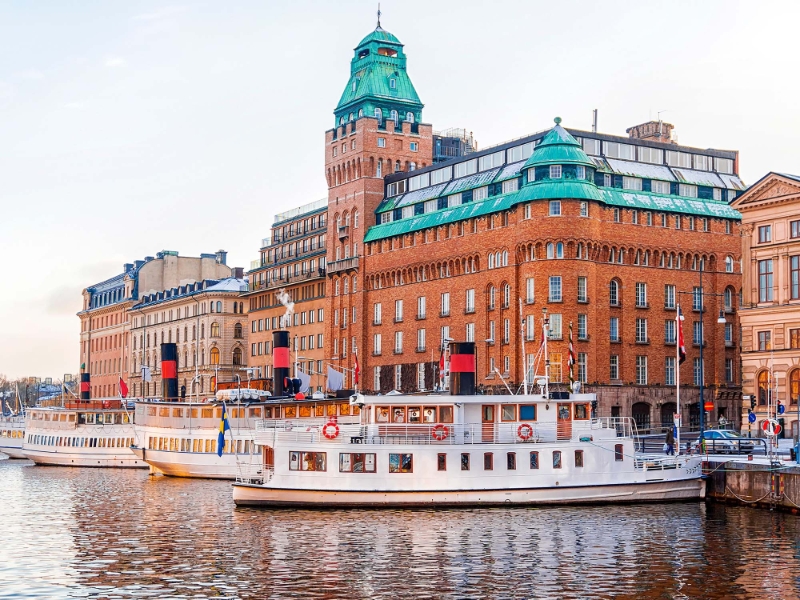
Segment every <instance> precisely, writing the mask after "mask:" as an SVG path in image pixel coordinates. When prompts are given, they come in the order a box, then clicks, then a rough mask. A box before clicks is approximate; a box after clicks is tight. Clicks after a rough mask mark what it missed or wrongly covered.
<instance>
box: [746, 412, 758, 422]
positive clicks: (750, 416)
mask: <svg viewBox="0 0 800 600" xmlns="http://www.w3.org/2000/svg"><path fill="white" fill-rule="evenodd" d="M747 420H748V421H750V422H751V423H755V422H756V413H754V412H751V413H749V414H748V415H747Z"/></svg>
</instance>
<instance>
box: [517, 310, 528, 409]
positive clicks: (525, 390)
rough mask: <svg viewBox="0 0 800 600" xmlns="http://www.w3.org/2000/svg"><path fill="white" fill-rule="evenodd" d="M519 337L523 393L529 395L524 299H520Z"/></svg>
mask: <svg viewBox="0 0 800 600" xmlns="http://www.w3.org/2000/svg"><path fill="white" fill-rule="evenodd" d="M519 320H520V327H519V336H520V338H521V342H522V393H523V394H524V395H526V396H527V395H528V360H527V355H526V354H525V317H524V316H523V315H522V298H520V299H519Z"/></svg>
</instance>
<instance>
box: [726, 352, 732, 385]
mask: <svg viewBox="0 0 800 600" xmlns="http://www.w3.org/2000/svg"><path fill="white" fill-rule="evenodd" d="M725 383H733V359H732V358H726V359H725Z"/></svg>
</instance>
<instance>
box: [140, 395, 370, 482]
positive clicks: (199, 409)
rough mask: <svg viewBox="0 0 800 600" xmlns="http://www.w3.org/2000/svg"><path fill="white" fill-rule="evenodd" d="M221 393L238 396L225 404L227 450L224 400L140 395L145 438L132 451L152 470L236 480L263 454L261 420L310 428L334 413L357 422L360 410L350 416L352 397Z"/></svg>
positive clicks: (142, 433) (179, 474) (141, 436)
mask: <svg viewBox="0 0 800 600" xmlns="http://www.w3.org/2000/svg"><path fill="white" fill-rule="evenodd" d="M232 391H233V392H236V391H237V390H232ZM242 391H244V390H242ZM253 392H255V390H253ZM218 397H219V398H220V399H222V398H225V399H226V400H233V401H234V403H228V404H226V406H227V416H228V423H229V424H230V431H228V432H226V434H225V446H224V448H223V452H222V456H219V455H218V453H217V451H218V448H217V440H218V436H219V426H220V420H221V418H222V404H221V403H217V402H216V401H211V402H199V403H198V402H161V401H157V400H140V401H137V402H136V431H137V434H138V439H139V440H140V442H141V444H140V445H139V444H137V445H136V446H135V447H134V448H133V452H134V453H135V454H136V456H137V457H138V458H140V459H141V460H143V461H145V462H146V463H147V464H148V465H150V470H151V472H152V473H158V474H163V475H170V476H173V477H198V478H207V479H230V480H234V479H236V478H237V476H238V475H239V474H240V465H241V464H245V465H248V466H249V465H250V464H251V463H252V459H251V455H252V454H254V453H255V454H257V455H258V456H260V455H261V448H259V447H257V446H256V445H255V443H254V441H253V436H254V434H255V424H256V422H263V423H272V422H281V423H282V424H283V426H286V427H295V428H300V429H305V428H312V427H317V428H318V427H320V426H322V425H323V424H324V423H326V422H327V420H328V419H329V418H330V417H331V416H335V417H337V418H342V419H345V420H347V419H348V418H352V420H353V422H355V423H358V416H355V417H349V416H348V415H350V414H351V413H352V412H354V410H357V409H353V408H351V407H350V404H349V402H348V400H347V399H343V400H342V399H340V400H314V399H308V400H294V399H290V398H283V399H272V398H267V397H261V396H255V395H254V396H252V398H245V399H239V398H236V397H233V396H232V395H231V394H223V393H222V391H220V392H218ZM237 400H240V401H239V402H236V401H237ZM345 413H347V414H345Z"/></svg>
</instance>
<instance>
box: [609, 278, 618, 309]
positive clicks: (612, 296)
mask: <svg viewBox="0 0 800 600" xmlns="http://www.w3.org/2000/svg"><path fill="white" fill-rule="evenodd" d="M608 303H609V304H610V305H611V306H619V282H618V281H617V280H616V279H612V280H611V282H610V283H609V284H608Z"/></svg>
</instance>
